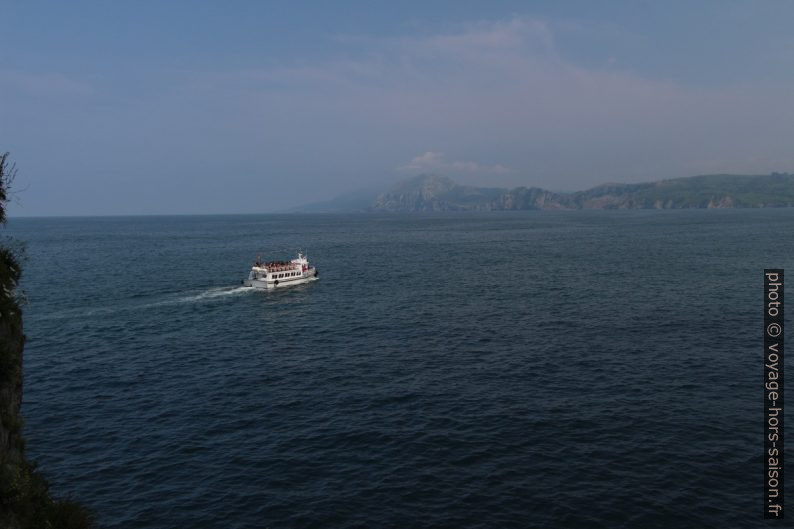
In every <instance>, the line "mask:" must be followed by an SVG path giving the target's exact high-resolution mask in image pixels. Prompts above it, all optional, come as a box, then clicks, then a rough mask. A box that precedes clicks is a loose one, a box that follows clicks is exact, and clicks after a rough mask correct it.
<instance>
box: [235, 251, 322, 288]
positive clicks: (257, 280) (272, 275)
mask: <svg viewBox="0 0 794 529" xmlns="http://www.w3.org/2000/svg"><path fill="white" fill-rule="evenodd" d="M317 279H318V275H317V269H316V268H314V267H313V266H311V265H310V264H309V260H308V259H307V258H306V255H304V254H302V253H298V258H297V259H293V260H291V261H269V262H264V261H261V260H260V259H257V260H256V262H255V263H254V266H252V267H251V272H250V273H249V274H248V279H246V280H245V281H243V285H244V286H247V287H253V288H260V289H266V290H270V289H273V288H281V287H288V286H292V285H300V284H302V283H308V282H310V281H317Z"/></svg>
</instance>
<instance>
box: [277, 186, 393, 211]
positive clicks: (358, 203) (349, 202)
mask: <svg viewBox="0 0 794 529" xmlns="http://www.w3.org/2000/svg"><path fill="white" fill-rule="evenodd" d="M380 193H381V191H380V190H377V189H361V190H358V191H353V192H352V193H345V194H344V195H339V196H338V197H335V198H332V199H331V200H325V201H323V202H314V203H312V204H306V205H303V206H298V207H296V208H292V209H289V210H287V212H290V213H298V212H299V213H363V212H367V211H371V210H372V204H373V203H374V202H375V199H377V198H378V195H380Z"/></svg>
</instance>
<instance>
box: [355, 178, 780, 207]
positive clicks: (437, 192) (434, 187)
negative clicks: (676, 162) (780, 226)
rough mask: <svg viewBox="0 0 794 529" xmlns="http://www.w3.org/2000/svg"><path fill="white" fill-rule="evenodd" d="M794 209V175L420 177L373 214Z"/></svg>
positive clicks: (381, 200) (387, 196)
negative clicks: (465, 181)
mask: <svg viewBox="0 0 794 529" xmlns="http://www.w3.org/2000/svg"><path fill="white" fill-rule="evenodd" d="M791 206H794V175H790V174H787V173H772V174H770V175H759V176H744V175H727V174H717V175H703V176H692V177H687V178H675V179H671V180H661V181H658V182H648V183H642V184H604V185H600V186H597V187H594V188H591V189H588V190H586V191H577V192H574V193H555V192H552V191H547V190H545V189H540V188H537V187H533V188H526V187H518V188H515V189H510V190H508V189H499V188H484V187H470V186H462V185H458V184H457V183H455V182H454V181H452V180H450V179H449V178H446V177H441V176H435V175H422V176H418V177H416V178H412V179H409V180H405V181H403V182H401V183H399V184H398V185H396V186H395V187H394V188H392V189H391V190H390V191H388V192H386V193H383V194H381V195H380V196H378V198H377V199H376V200H375V202H374V203H373V204H372V205H371V208H370V210H373V211H404V212H412V211H467V210H468V211H472V210H474V211H478V210H479V211H489V210H523V209H689V208H765V207H791Z"/></svg>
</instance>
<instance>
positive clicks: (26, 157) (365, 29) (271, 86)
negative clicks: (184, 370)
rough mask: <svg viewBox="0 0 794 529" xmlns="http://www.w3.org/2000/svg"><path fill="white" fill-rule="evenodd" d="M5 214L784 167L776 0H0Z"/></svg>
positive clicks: (793, 136)
mask: <svg viewBox="0 0 794 529" xmlns="http://www.w3.org/2000/svg"><path fill="white" fill-rule="evenodd" d="M0 21H2V31H0V151H5V150H8V151H11V153H12V156H13V158H14V160H15V161H16V163H17V166H18V168H19V176H18V178H17V182H16V189H17V190H18V191H19V192H18V194H17V203H15V204H14V205H13V206H12V207H11V214H12V215H90V214H135V213H234V212H266V211H272V210H277V209H281V208H285V207H288V206H292V205H296V204H301V203H306V202H311V201H315V200H322V199H327V198H330V197H332V196H334V195H336V194H339V193H343V192H347V191H351V190H355V189H358V188H362V187H378V186H383V185H386V184H388V183H390V182H394V181H396V180H398V179H400V178H403V177H407V176H413V175H416V174H419V173H422V172H433V173H440V174H445V175H448V176H451V177H453V178H455V179H457V180H458V181H460V182H463V183H472V184H481V185H502V186H515V185H527V186H530V185H537V186H542V187H547V188H552V189H555V190H573V189H581V188H585V187H589V186H591V185H595V184H598V183H603V182H607V181H618V182H637V181H644V180H652V179H658V178H668V177H678V176H689V175H694V174H703V173H715V172H731V173H768V172H770V171H789V172H790V171H794V29H792V28H794V24H792V22H794V2H788V1H777V2H776V1H765V2H728V1H718V2H694V1H681V2H675V1H665V2H660V1H654V2H640V1H632V2H592V1H583V2H574V1H567V2H558V1H548V2H525V1H524V2H501V1H495V0H491V1H488V2H464V1H450V2H429V1H422V2H407V1H402V2H396V1H394V0H391V1H387V2H374V1H369V2H316V3H302V2H296V1H290V2H253V1H252V2H242V1H238V2H232V1H228V2H221V1H218V2H212V3H211V2H196V1H192V2H175V1H169V2H165V1H150V2H143V1H135V2H132V1H129V2H90V3H89V2H37V1H16V2H6V1H2V0H0Z"/></svg>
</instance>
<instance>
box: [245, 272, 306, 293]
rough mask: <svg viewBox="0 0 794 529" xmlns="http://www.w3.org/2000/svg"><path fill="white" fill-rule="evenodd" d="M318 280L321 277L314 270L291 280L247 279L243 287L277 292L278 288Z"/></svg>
mask: <svg viewBox="0 0 794 529" xmlns="http://www.w3.org/2000/svg"><path fill="white" fill-rule="evenodd" d="M318 279H319V277H318V276H317V272H316V271H314V270H312V271H311V272H310V273H307V274H306V275H303V276H300V277H294V278H289V279H277V280H271V281H268V280H265V279H246V280H245V281H243V286H246V287H251V288H256V289H258V290H275V289H277V288H287V287H291V286H294V285H303V284H305V283H311V282H312V281H317V280H318Z"/></svg>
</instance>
